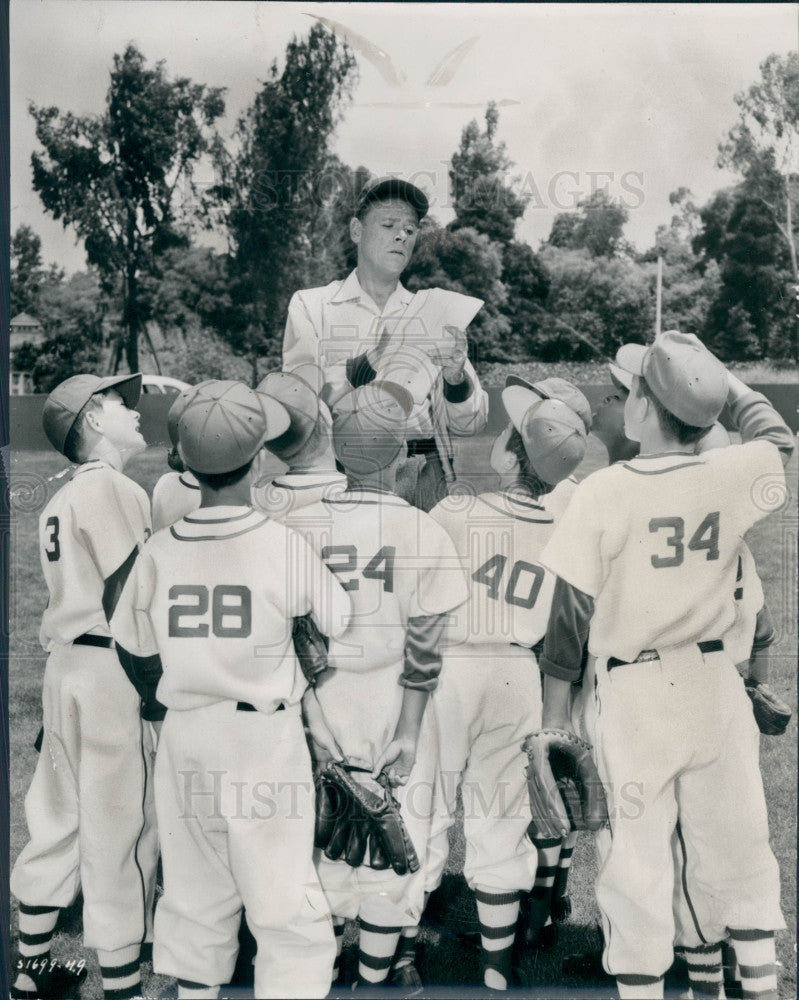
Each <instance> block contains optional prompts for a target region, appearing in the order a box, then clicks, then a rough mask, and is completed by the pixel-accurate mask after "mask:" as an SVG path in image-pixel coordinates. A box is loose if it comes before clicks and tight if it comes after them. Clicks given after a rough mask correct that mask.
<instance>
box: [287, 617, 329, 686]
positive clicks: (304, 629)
mask: <svg viewBox="0 0 799 1000" xmlns="http://www.w3.org/2000/svg"><path fill="white" fill-rule="evenodd" d="M291 638H292V640H293V642H294V652H295V653H296V654H297V659H298V660H299V661H300V667H301V669H302V672H303V674H304V675H305V679H306V680H307V681H308V683H309V684H310V685H311V686H313V685H314V684H316V679H317V677H318V675H319V674H321V673H322V671H323V670H327V636H326V635H323V634H322V633H321V632H320V631H319V629H318V628H317V627H316V625H315V624H314V622H313V619H312V618H311V616H310V614H307V615H299V616H297V617H296V618H295V619H294V627H293V628H292V630H291Z"/></svg>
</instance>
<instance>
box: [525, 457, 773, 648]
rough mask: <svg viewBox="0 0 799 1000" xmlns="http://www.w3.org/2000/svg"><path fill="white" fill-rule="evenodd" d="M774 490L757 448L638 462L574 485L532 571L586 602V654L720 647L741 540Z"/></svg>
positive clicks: (730, 614) (731, 613)
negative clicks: (589, 607) (589, 611)
mask: <svg viewBox="0 0 799 1000" xmlns="http://www.w3.org/2000/svg"><path fill="white" fill-rule="evenodd" d="M784 484H785V474H784V471H783V466H782V460H781V458H780V453H779V451H778V450H777V448H776V447H775V446H774V445H773V444H771V443H769V442H766V441H753V442H750V443H749V444H742V445H732V446H730V447H729V448H726V449H722V450H717V451H709V452H706V453H705V454H704V455H698V456H693V455H688V454H682V453H678V454H666V455H649V456H642V457H638V458H634V459H632V460H631V461H629V462H617V463H616V464H615V465H612V466H609V467H608V468H606V469H600V470H599V471H598V472H595V473H594V474H593V475H591V476H589V477H588V478H587V479H585V480H584V481H583V482H582V483H581V484H580V485H579V486H578V488H577V490H576V491H575V494H574V496H573V498H572V500H571V503H570V504H569V506H568V508H567V509H566V511H565V512H564V514H563V516H562V518H561V520H560V523H559V525H558V527H557V528H556V530H555V532H554V534H553V536H552V538H551V540H550V542H549V544H548V545H547V547H546V549H545V550H544V552H543V553H542V555H541V562H542V564H543V565H544V566H546V567H547V568H549V569H551V570H552V571H553V572H554V573H557V574H558V576H561V577H562V578H563V579H564V580H565V581H566V582H567V583H569V584H571V585H572V586H574V587H576V588H577V589H578V590H581V591H583V592H584V593H586V594H588V595H589V596H591V597H593V598H595V606H594V615H593V618H592V620H591V632H590V636H589V650H590V652H591V653H593V654H594V655H595V656H615V657H618V658H619V659H623V660H633V659H635V657H636V656H637V655H638V653H639V652H640V651H641V650H644V649H658V648H659V647H661V648H662V647H670V646H681V645H685V644H688V643H695V642H699V641H701V640H703V639H718V638H720V637H722V636H723V635H724V633H725V632H726V631H727V630H728V629H729V628H730V626H731V625H732V624H733V622H734V619H735V601H734V596H733V595H734V590H735V576H736V570H737V560H738V552H739V546H740V541H741V538H742V536H743V535H744V533H745V532H746V531H747V530H748V529H749V528H750V527H751V526H752V525H753V524H755V523H756V522H757V521H759V520H761V519H762V518H764V517H766V516H767V514H769V513H770V512H771V511H772V510H775V509H777V507H778V506H779V504H780V503H781V502H782V499H783V497H784ZM765 485H767V486H768V488H764V486H765Z"/></svg>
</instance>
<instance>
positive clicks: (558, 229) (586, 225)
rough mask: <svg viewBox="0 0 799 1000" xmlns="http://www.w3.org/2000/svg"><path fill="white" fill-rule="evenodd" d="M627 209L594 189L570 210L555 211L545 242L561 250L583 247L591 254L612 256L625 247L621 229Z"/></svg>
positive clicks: (604, 193)
mask: <svg viewBox="0 0 799 1000" xmlns="http://www.w3.org/2000/svg"><path fill="white" fill-rule="evenodd" d="M628 218H629V214H628V212H627V209H626V208H625V207H624V206H623V205H622V204H620V203H619V202H615V201H613V199H612V198H611V197H610V196H609V195H608V193H607V192H606V191H602V190H597V191H594V192H593V194H590V195H589V196H588V197H587V198H581V199H580V201H579V202H578V203H577V206H576V209H575V211H573V212H559V213H558V214H557V215H556V216H555V218H554V220H553V222H552V229H551V230H550V233H549V238H548V239H547V241H546V243H547V245H548V246H552V247H560V248H562V249H564V250H580V249H585V250H587V251H588V252H589V253H590V254H591V256H592V257H615V256H618V255H619V254H620V253H622V252H626V251H627V249H628V247H627V244H626V242H625V240H624V235H623V230H624V226H625V224H626V222H627V220H628Z"/></svg>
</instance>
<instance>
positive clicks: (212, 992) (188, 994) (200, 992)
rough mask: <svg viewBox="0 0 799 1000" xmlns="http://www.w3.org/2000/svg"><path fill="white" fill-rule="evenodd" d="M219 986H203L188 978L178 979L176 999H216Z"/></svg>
mask: <svg viewBox="0 0 799 1000" xmlns="http://www.w3.org/2000/svg"><path fill="white" fill-rule="evenodd" d="M219 989H220V987H219V986H205V985H204V984H203V983H192V982H191V981H190V980H188V979H178V1000H216V998H217V997H218V996H219Z"/></svg>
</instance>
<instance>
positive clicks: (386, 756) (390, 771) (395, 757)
mask: <svg viewBox="0 0 799 1000" xmlns="http://www.w3.org/2000/svg"><path fill="white" fill-rule="evenodd" d="M415 763H416V740H414V739H412V738H411V737H408V736H406V737H395V738H394V739H393V740H392V741H391V742H390V743H389V745H388V746H387V747H386V748H385V750H384V751H383V752H382V753H381V754H380V756H379V757H378V758H377V762H376V763H375V766H374V768H373V769H372V777H373V778H377V777H378V776H379V774H380V772H381V771H384V772H385V774H386V777H387V778H388V783H389V785H391V787H392V788H396V787H397V785H405V784H407V782H408V776H409V775H410V773H411V771H412V770H413V765H414V764H415Z"/></svg>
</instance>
